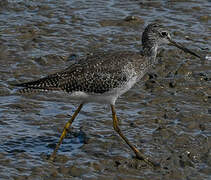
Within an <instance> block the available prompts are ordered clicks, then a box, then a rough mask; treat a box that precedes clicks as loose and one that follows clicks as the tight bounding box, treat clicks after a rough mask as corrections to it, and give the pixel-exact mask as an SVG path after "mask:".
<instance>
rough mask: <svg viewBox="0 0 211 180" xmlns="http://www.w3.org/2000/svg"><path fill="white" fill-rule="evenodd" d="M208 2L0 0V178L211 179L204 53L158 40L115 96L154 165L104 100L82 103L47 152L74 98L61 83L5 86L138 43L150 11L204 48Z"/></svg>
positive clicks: (210, 41) (185, 40)
mask: <svg viewBox="0 0 211 180" xmlns="http://www.w3.org/2000/svg"><path fill="white" fill-rule="evenodd" d="M210 12H211V3H210V1H209V0H201V1H196V0H188V1H181V0H165V1H153V0H152V1H139V0H131V1H127V0H118V1H114V0H109V1H102V0H98V1H94V0H89V1H85V0H81V1H71V0H62V1H53V0H50V1H42V0H36V1H23V0H5V1H1V2H0V61H1V65H0V179H3V180H6V179H11V180H13V179H14V180H22V179H23V180H44V179H45V180H47V179H50V180H56V179H59V180H61V179H62V180H65V179H89V180H91V179H93V180H94V179H105V180H107V179H108V180H110V179H115V180H116V179H118V180H136V179H138V180H142V179H143V180H146V179H153V180H154V179H156V180H158V179H160V180H161V179H162V180H163V179H166V180H168V179H175V180H176V179H177V180H178V179H179V180H183V179H184V180H187V179H188V180H200V179H203V180H204V179H207V180H208V179H211V163H210V162H211V154H210V149H211V63H210V61H201V60H199V59H197V58H195V57H193V56H191V55H188V54H185V53H184V52H181V50H178V49H176V48H175V47H170V46H163V47H162V48H161V49H160V51H159V55H158V58H159V64H158V65H157V66H156V67H155V68H154V69H153V70H152V72H149V73H150V74H149V75H147V76H146V77H145V78H144V81H143V82H142V83H141V82H140V83H137V84H136V85H135V87H133V89H131V90H130V91H129V92H127V93H126V94H124V95H123V96H122V97H121V98H120V99H118V101H117V104H116V110H117V114H118V117H119V119H120V123H121V128H122V130H123V132H124V134H125V135H126V136H127V137H128V139H129V140H130V141H131V142H133V143H134V144H135V145H136V146H137V148H138V149H140V150H141V151H143V152H144V153H145V154H146V155H147V156H150V157H151V158H153V159H154V160H155V161H157V162H160V164H161V168H160V169H152V168H151V167H149V166H148V165H146V164H145V163H144V162H142V161H140V160H137V159H135V158H134V157H133V156H134V154H133V152H131V150H130V149H129V148H128V147H127V145H125V144H124V142H123V141H122V140H121V139H120V137H119V136H118V135H117V134H116V133H115V132H114V130H113V128H112V118H111V112H110V108H109V107H107V106H105V105H98V104H87V105H86V106H84V108H83V109H82V111H81V113H80V115H79V116H78V117H77V119H76V120H75V122H74V123H73V126H72V127H71V128H70V132H69V133H68V136H67V138H66V139H65V140H64V142H63V144H62V145H61V148H60V149H59V151H58V155H57V158H56V161H55V162H54V163H51V162H49V161H48V160H47V159H48V156H49V155H50V154H51V152H52V151H53V149H54V147H55V144H56V143H57V142H58V140H59V136H60V134H61V132H62V130H63V127H64V124H65V122H67V121H68V119H69V118H70V117H71V115H72V113H73V112H74V111H75V109H76V108H77V106H78V103H77V102H75V101H72V100H70V99H69V98H68V95H64V94H62V93H61V94H59V93H57V94H40V95H24V96H20V95H15V94H14V87H13V86H11V84H13V83H18V82H25V81H30V80H34V79H38V78H40V77H43V76H45V75H48V74H50V73H54V72H57V71H60V70H62V69H64V68H65V67H67V66H68V65H70V64H71V62H72V61H77V58H80V57H82V56H86V55H87V54H90V53H93V52H95V51H109V50H114V51H115V50H132V51H139V50H140V48H141V42H140V40H141V34H142V32H143V30H144V27H145V26H146V25H147V24H149V23H152V22H155V21H156V22H160V23H162V24H163V25H164V26H166V27H167V28H168V29H169V30H170V32H171V33H172V38H173V39H175V40H176V41H177V42H180V43H182V44H184V45H185V46H187V47H188V48H190V49H192V50H193V51H196V52H197V53H200V54H202V55H206V54H210V48H211V33H210V32H211V23H210V20H211V16H210ZM131 16H133V17H132V18H131ZM156 82H157V83H156Z"/></svg>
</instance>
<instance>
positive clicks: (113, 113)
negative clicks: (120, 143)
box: [111, 105, 158, 167]
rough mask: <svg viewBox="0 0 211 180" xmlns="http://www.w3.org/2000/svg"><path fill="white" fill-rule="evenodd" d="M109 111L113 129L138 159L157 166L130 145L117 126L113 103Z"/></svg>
mask: <svg viewBox="0 0 211 180" xmlns="http://www.w3.org/2000/svg"><path fill="white" fill-rule="evenodd" d="M111 111H112V118H113V127H114V130H115V131H116V132H117V133H118V134H119V135H120V136H121V138H122V139H124V141H125V142H126V143H127V144H128V145H129V146H130V148H131V149H132V150H133V151H134V153H135V154H136V157H137V158H138V159H141V160H143V161H144V162H146V163H147V164H149V165H151V166H154V167H155V166H158V164H156V163H154V162H153V161H152V160H150V159H149V158H148V157H146V156H145V155H144V154H143V153H141V152H140V151H139V150H138V149H137V148H136V147H135V146H134V145H132V144H131V143H130V142H129V140H128V139H127V138H126V137H125V136H124V135H123V134H122V131H121V129H120V128H119V126H118V120H117V116H116V111H115V108H114V105H111Z"/></svg>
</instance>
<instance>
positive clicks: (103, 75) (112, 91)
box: [18, 23, 200, 166]
mask: <svg viewBox="0 0 211 180" xmlns="http://www.w3.org/2000/svg"><path fill="white" fill-rule="evenodd" d="M162 43H170V44H172V45H174V46H176V47H178V48H180V49H182V50H183V51H185V52H188V53H190V54H192V55H194V56H196V57H199V58H200V56H199V55H197V54H196V53H194V52H192V51H190V50H188V49H187V48H185V47H184V46H182V45H181V44H178V43H176V42H174V41H173V40H172V39H171V37H170V34H169V32H168V31H167V30H166V28H164V27H163V26H162V25H160V24H157V23H152V24H149V25H148V26H147V27H146V28H145V30H144V32H143V35H142V45H143V50H142V51H141V52H140V53H137V52H131V51H128V52H126V51H123V52H106V53H99V54H94V55H89V56H87V57H86V58H84V59H80V60H78V61H77V62H75V63H74V64H73V65H71V66H70V67H68V68H66V69H65V70H63V71H61V72H58V73H55V74H52V75H49V76H47V77H45V78H41V79H39V80H36V81H31V82H26V83H22V84H18V86H21V87H24V88H23V89H21V90H20V91H21V92H23V93H24V92H37V91H65V92H67V93H69V94H70V97H71V98H72V99H76V100H79V101H80V105H79V107H78V108H77V110H76V111H75V113H74V114H73V116H72V118H71V119H70V120H69V121H68V122H67V123H66V125H65V127H64V130H63V132H62V134H61V136H60V140H59V142H58V144H57V146H56V148H55V150H54V152H53V153H52V154H51V156H50V159H51V160H54V159H55V157H56V153H57V151H58V149H59V146H60V144H61V143H62V141H63V139H64V137H65V136H66V133H67V130H68V128H69V127H70V125H71V124H72V122H73V121H74V119H75V118H76V116H77V115H78V113H79V112H80V110H81V108H82V106H83V105H84V104H85V103H89V102H97V103H103V104H109V105H110V106H111V111H112V118H113V128H114V130H115V131H116V132H117V133H118V134H119V135H120V136H121V138H122V139H123V140H124V141H125V142H126V143H127V144H128V145H129V147H130V148H131V149H132V150H133V151H134V153H135V154H136V157H137V158H138V159H142V160H144V161H145V162H146V163H148V164H150V165H153V166H154V165H156V163H153V161H152V160H150V159H149V158H148V157H146V156H145V155H144V154H143V153H141V152H140V151H139V150H138V149H137V148H136V147H135V146H134V145H132V144H131V143H130V142H129V140H128V139H127V138H126V137H125V136H124V135H123V133H122V131H121V129H120V128H119V125H118V120H117V116H116V111H115V107H114V105H115V102H116V100H117V98H118V97H119V96H120V95H122V94H123V93H125V92H126V91H128V90H129V89H130V88H131V87H132V86H133V85H134V84H135V83H136V82H137V81H139V80H141V78H142V77H143V76H144V74H145V73H146V72H148V71H149V70H150V68H151V67H152V66H153V65H154V64H156V55H157V49H158V46H159V45H161V44H162Z"/></svg>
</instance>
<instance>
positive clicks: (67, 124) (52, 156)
mask: <svg viewBox="0 0 211 180" xmlns="http://www.w3.org/2000/svg"><path fill="white" fill-rule="evenodd" d="M82 107H83V104H80V106H79V107H78V109H77V110H76V111H75V112H74V114H73V116H72V117H71V119H70V120H69V121H68V122H67V123H66V124H65V126H64V130H63V132H62V134H61V136H60V139H59V142H58V144H57V145H56V148H55V149H54V151H53V153H52V154H51V156H50V160H51V161H53V160H54V159H55V157H56V153H57V151H58V149H59V146H60V145H61V143H62V141H63V139H64V138H65V136H66V134H67V130H68V128H69V127H70V125H71V124H72V122H73V121H74V119H75V118H76V116H77V115H78V113H79V112H80V110H81V108H82Z"/></svg>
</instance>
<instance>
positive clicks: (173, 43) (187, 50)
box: [168, 39, 203, 59]
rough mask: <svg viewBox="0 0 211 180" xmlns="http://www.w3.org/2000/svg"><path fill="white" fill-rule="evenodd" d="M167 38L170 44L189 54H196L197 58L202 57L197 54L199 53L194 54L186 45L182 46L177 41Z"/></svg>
mask: <svg viewBox="0 0 211 180" xmlns="http://www.w3.org/2000/svg"><path fill="white" fill-rule="evenodd" d="M168 40H169V42H170V43H171V44H172V45H174V46H176V47H178V48H179V49H182V50H183V51H184V52H187V53H190V54H192V55H194V56H196V57H198V58H200V59H203V58H202V57H201V56H199V55H198V54H196V53H195V52H193V51H191V50H189V49H187V48H186V47H184V46H183V45H181V44H180V43H177V42H175V41H173V40H171V39H168Z"/></svg>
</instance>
